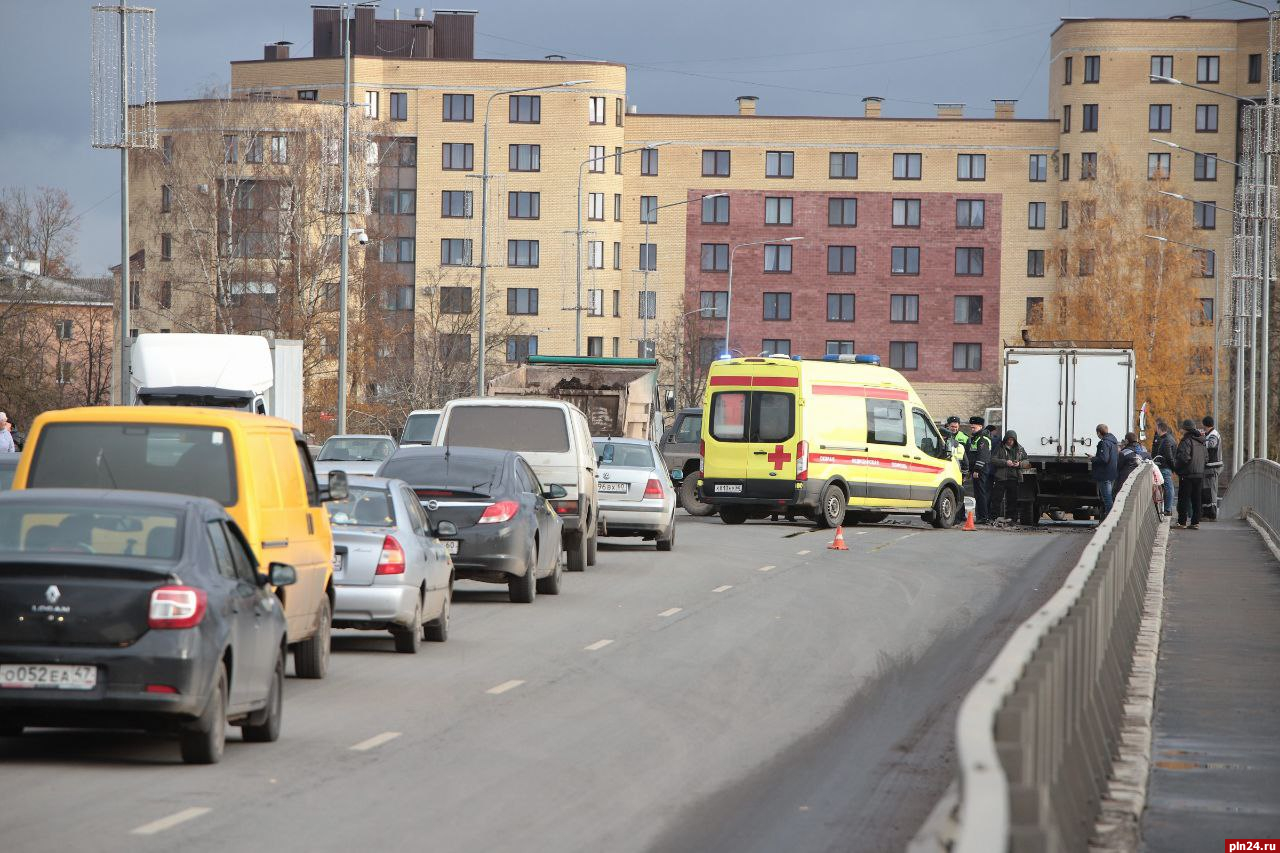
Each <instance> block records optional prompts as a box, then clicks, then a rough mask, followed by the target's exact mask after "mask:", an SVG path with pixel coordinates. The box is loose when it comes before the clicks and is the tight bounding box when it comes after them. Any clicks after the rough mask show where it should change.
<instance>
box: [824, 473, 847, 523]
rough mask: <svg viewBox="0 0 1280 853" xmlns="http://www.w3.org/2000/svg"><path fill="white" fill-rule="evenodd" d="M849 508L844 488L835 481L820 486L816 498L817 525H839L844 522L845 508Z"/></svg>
mask: <svg viewBox="0 0 1280 853" xmlns="http://www.w3.org/2000/svg"><path fill="white" fill-rule="evenodd" d="M848 508H849V499H848V498H847V497H845V494H844V489H842V488H840V487H839V486H837V485H836V484H835V483H827V484H826V485H825V486H823V487H822V494H821V496H820V497H819V498H818V526H819V527H839V526H840V525H842V524H844V515H845V510H847V509H848Z"/></svg>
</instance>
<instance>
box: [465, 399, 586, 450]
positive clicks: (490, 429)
mask: <svg viewBox="0 0 1280 853" xmlns="http://www.w3.org/2000/svg"><path fill="white" fill-rule="evenodd" d="M448 427H449V431H448V432H447V433H446V434H445V438H444V443H445V444H458V445H462V446H463V447H494V448H498V449H501V450H516V451H521V452H531V453H564V452H565V451H566V450H568V449H569V430H568V423H567V419H566V418H565V416H564V409H561V408H559V407H551V406H547V407H542V406H519V407H514V406H458V407H457V408H455V409H454V410H453V411H452V412H450V413H449V422H448Z"/></svg>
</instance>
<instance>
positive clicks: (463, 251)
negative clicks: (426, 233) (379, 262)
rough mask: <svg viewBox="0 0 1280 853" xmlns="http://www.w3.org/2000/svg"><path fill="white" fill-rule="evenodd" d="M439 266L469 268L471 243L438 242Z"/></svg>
mask: <svg viewBox="0 0 1280 853" xmlns="http://www.w3.org/2000/svg"><path fill="white" fill-rule="evenodd" d="M384 245H385V244H384ZM440 266H442V267H469V266H471V241H470V240H458V239H445V240H441V241H440Z"/></svg>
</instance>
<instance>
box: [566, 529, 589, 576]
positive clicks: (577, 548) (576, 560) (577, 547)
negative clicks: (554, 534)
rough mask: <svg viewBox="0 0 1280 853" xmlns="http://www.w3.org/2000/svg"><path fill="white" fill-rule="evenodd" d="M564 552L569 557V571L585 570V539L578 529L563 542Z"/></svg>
mask: <svg viewBox="0 0 1280 853" xmlns="http://www.w3.org/2000/svg"><path fill="white" fill-rule="evenodd" d="M565 554H566V556H568V558H569V566H568V568H569V571H571V572H585V571H586V570H587V541H586V537H584V536H583V535H582V533H581V531H579V532H578V533H575V534H573V536H571V537H570V539H569V541H568V542H567V543H565Z"/></svg>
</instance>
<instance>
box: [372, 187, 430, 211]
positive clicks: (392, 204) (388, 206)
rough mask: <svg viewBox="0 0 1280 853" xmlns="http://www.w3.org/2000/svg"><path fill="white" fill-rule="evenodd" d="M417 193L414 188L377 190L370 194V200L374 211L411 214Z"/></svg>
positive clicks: (416, 200) (414, 209) (416, 199)
mask: <svg viewBox="0 0 1280 853" xmlns="http://www.w3.org/2000/svg"><path fill="white" fill-rule="evenodd" d="M417 195H418V194H417V192H416V191H415V190H377V191H376V192H374V193H372V194H371V196H370V201H371V202H372V204H373V212H374V213H382V214H387V215H390V216H394V215H396V214H401V215H408V216H412V215H413V213H414V212H415V211H416V209H417V204H418V198H417ZM441 198H443V195H442V196H441ZM441 205H443V202H441Z"/></svg>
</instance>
